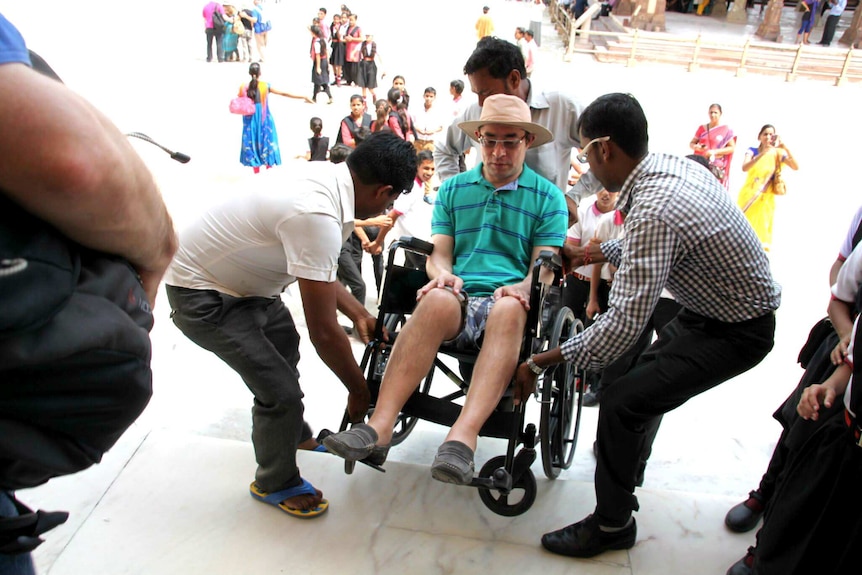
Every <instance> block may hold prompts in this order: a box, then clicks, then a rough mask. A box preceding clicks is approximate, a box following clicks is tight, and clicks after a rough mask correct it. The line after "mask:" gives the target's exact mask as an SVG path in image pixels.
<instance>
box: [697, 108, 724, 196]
mask: <svg viewBox="0 0 862 575" xmlns="http://www.w3.org/2000/svg"><path fill="white" fill-rule="evenodd" d="M688 145H689V147H690V148H691V149H692V150H694V153H695V154H697V155H698V156H704V157H705V158H706V159H708V160H709V171H711V172H712V173H713V174H714V175H715V177H716V178H718V180H719V181H720V182H721V184H722V185H723V186H724V187H725V189H726V188H727V184H728V180H729V178H730V162H731V160H732V159H733V150H734V148H735V147H736V136H735V135H734V134H733V130H731V129H730V128H729V127H728V126H726V125H723V124H721V106H719V105H718V104H712V105H710V107H709V123H708V124H703V125H701V126H698V127H697V131H696V132H695V133H694V137H693V138H692V139H691V142H690V143H689V144H688Z"/></svg>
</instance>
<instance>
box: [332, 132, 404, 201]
mask: <svg viewBox="0 0 862 575" xmlns="http://www.w3.org/2000/svg"><path fill="white" fill-rule="evenodd" d="M347 166H348V167H349V168H350V171H352V172H353V173H354V174H355V175H356V177H357V178H359V181H360V182H362V183H363V184H380V185H384V186H392V194H393V195H395V194H400V193H402V192H403V193H407V192H409V191H410V190H411V189H413V180H414V179H415V178H416V150H415V149H414V148H413V145H412V144H411V143H410V142H407V141H405V140H402V139H401V138H399V137H398V136H396V135H395V134H393V133H392V132H375V133H373V134H371V136H369V137H368V138H367V139H366V140H365V141H363V142H362V143H361V144H359V145H358V146H356V149H355V150H353V152H351V154H350V155H349V156H348V157H347Z"/></svg>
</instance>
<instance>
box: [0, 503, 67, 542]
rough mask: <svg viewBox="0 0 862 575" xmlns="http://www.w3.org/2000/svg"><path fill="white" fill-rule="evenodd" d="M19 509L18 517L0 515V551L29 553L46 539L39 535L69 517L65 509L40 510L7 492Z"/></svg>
mask: <svg viewBox="0 0 862 575" xmlns="http://www.w3.org/2000/svg"><path fill="white" fill-rule="evenodd" d="M7 495H8V496H9V498H10V499H11V501H12V503H13V504H14V505H15V509H16V510H17V511H18V516H17V517H0V553H4V554H7V555H14V554H16V553H28V552H30V551H32V550H33V549H35V548H36V547H38V546H39V545H41V544H42V543H43V542H44V540H43V539H41V538H40V537H39V535H42V534H43V533H45V532H46V531H50V530H51V529H53V528H54V527H57V526H58V525H62V524H63V523H65V522H66V519H68V518H69V514H68V513H67V512H65V511H42V510H41V509H40V510H39V511H36V512H35V513H34V512H33V510H32V509H30V508H29V507H27V506H26V505H24V504H23V503H21V502H20V501H18V500H17V499H15V496H14V495H12V494H11V493H8V494H7Z"/></svg>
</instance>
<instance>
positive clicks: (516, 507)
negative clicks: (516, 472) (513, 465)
mask: <svg viewBox="0 0 862 575" xmlns="http://www.w3.org/2000/svg"><path fill="white" fill-rule="evenodd" d="M505 466H506V456H505V455H498V456H497V457H493V458H491V459H489V460H488V462H487V463H486V464H485V465H483V466H482V470H481V471H479V477H483V478H489V477H492V476H493V475H494V471H496V470H497V469H498V468H500V467H505ZM537 491H538V486H537V485H536V476H535V475H533V472H532V470H530V469H529V468H528V469H525V470H524V473H522V474H521V476H520V477H519V478H518V479H517V480H515V481H514V483H513V484H512V490H511V491H509V492H508V493H503V492H501V491H496V490H494V489H485V488H481V487H480V488H479V498H480V499H481V500H482V503H484V504H485V507H487V508H488V509H490V510H491V511H493V512H494V513H496V514H497V515H503V516H504V517H514V516H516V515H520V514H522V513H524V512H526V511H527V510H528V509H529V508H530V507H532V506H533V503H534V502H535V501H536V492H537Z"/></svg>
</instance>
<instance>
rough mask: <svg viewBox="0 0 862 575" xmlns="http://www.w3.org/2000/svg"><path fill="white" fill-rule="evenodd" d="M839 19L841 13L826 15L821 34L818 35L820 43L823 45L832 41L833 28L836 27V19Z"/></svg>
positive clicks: (833, 35)
mask: <svg viewBox="0 0 862 575" xmlns="http://www.w3.org/2000/svg"><path fill="white" fill-rule="evenodd" d="M839 20H841V15H840V14H839V15H838V16H832V15H831V14H830V15H829V16H827V17H826V24H824V25H823V36H821V37H820V42H819V43H820V44H823V45H824V46H828V45H829V44H831V43H832V39H833V38H834V37H835V29H836V28H838V21H839Z"/></svg>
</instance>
